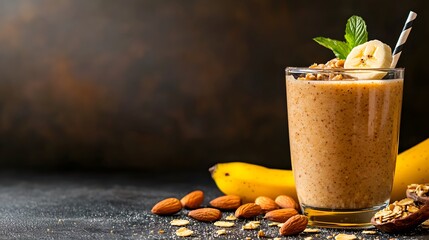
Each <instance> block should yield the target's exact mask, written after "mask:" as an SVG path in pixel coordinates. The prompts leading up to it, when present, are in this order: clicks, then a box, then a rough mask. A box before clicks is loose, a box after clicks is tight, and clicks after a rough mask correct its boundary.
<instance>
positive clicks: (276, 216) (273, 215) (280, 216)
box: [264, 208, 298, 223]
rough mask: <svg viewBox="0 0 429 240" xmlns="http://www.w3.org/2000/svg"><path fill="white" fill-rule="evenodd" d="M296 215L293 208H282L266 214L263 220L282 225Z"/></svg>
mask: <svg viewBox="0 0 429 240" xmlns="http://www.w3.org/2000/svg"><path fill="white" fill-rule="evenodd" d="M297 214H298V212H297V211H296V210H295V209H294V208H283V209H277V210H273V211H270V212H267V213H266V214H265V216H264V218H265V219H268V220H270V221H274V222H281V223H283V222H286V221H287V220H288V219H289V218H291V217H292V216H295V215H297Z"/></svg>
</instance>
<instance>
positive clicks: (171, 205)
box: [151, 198, 182, 215]
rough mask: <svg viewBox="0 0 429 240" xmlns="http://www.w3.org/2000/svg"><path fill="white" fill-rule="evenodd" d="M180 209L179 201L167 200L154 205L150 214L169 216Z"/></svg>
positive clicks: (175, 199) (174, 199)
mask: <svg viewBox="0 0 429 240" xmlns="http://www.w3.org/2000/svg"><path fill="white" fill-rule="evenodd" d="M181 209H182V204H181V203H180V201H179V199H177V198H167V199H164V200H162V201H160V202H158V203H157V204H155V206H153V208H152V210H151V212H152V213H153V214H157V215H171V214H175V213H177V212H179V211H180V210H181Z"/></svg>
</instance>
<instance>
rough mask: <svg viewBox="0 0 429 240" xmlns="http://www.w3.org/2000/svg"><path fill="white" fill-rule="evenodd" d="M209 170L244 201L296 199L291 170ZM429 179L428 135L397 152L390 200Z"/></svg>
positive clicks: (234, 166) (229, 166)
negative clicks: (424, 138) (277, 198)
mask: <svg viewBox="0 0 429 240" xmlns="http://www.w3.org/2000/svg"><path fill="white" fill-rule="evenodd" d="M210 172H211V176H212V178H213V180H214V181H215V182H216V185H217V186H218V188H219V189H220V191H222V192H223V193H224V194H227V195H238V196H240V197H241V198H242V200H243V201H244V202H253V201H254V200H255V198H256V197H258V196H267V197H271V198H275V197H277V196H278V195H282V194H284V195H288V196H291V197H293V198H294V199H295V200H298V199H297V196H296V190H295V180H294V178H293V174H292V171H291V170H281V169H272V168H266V167H263V166H260V165H255V164H250V163H244V162H229V163H218V164H216V165H215V166H213V167H212V168H210ZM428 182H429V138H428V139H426V140H425V141H423V142H421V143H419V144H417V145H416V146H414V147H412V148H410V149H408V150H406V151H404V152H402V153H401V154H399V155H398V157H397V160H396V171H395V178H394V184H393V190H392V194H391V201H395V200H399V199H402V198H405V190H406V189H407V185H408V184H411V183H428Z"/></svg>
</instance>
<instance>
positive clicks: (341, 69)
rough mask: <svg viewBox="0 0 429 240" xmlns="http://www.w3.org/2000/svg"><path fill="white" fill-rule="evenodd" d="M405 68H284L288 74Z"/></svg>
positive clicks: (400, 69) (387, 70)
mask: <svg viewBox="0 0 429 240" xmlns="http://www.w3.org/2000/svg"><path fill="white" fill-rule="evenodd" d="M404 70H405V68H402V67H399V68H310V67H286V69H285V71H286V72H288V71H290V72H293V71H296V72H309V71H310V72H355V71H381V72H389V71H398V72H401V71H404Z"/></svg>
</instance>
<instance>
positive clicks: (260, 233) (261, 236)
mask: <svg viewBox="0 0 429 240" xmlns="http://www.w3.org/2000/svg"><path fill="white" fill-rule="evenodd" d="M263 237H265V232H264V231H262V230H259V231H258V238H263Z"/></svg>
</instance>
